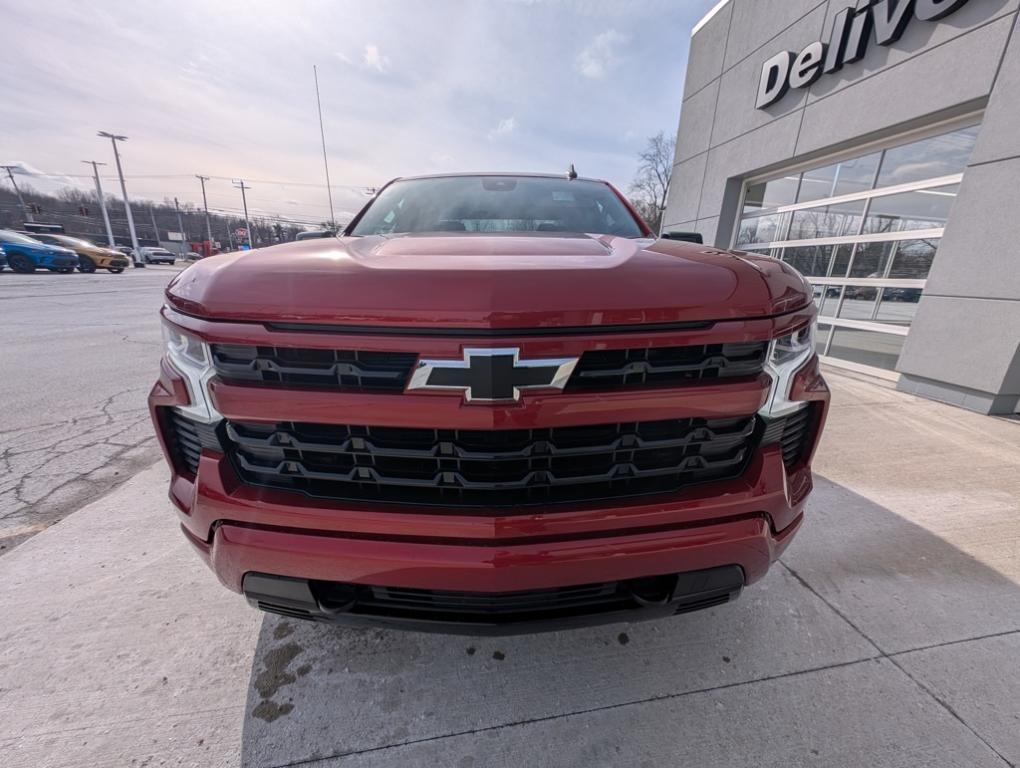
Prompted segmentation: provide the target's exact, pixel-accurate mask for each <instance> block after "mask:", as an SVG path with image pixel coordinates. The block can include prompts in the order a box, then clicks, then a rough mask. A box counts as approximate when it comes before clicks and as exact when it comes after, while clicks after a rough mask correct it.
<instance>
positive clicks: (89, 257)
mask: <svg viewBox="0 0 1020 768" xmlns="http://www.w3.org/2000/svg"><path fill="white" fill-rule="evenodd" d="M31 237H34V238H35V239H36V240H41V241H42V242H44V243H49V244H50V245H60V246H63V247H64V248H70V249H71V250H72V251H74V252H75V253H76V254H78V271H79V272H95V271H96V270H97V269H105V270H107V271H109V272H112V273H113V274H115V275H116V274H119V273H121V272H123V271H124V269H125V268H126V267H129V266H130V265H131V262H130V261H129V260H128V257H127V256H125V255H124V254H123V253H121V252H120V251H115V250H113V249H112V248H104V247H103V246H101V245H96V244H95V243H90V242H89V241H88V240H82V239H81V238H80V237H70V236H68V235H51V234H49V233H46V234H43V233H39V232H32V233H31Z"/></svg>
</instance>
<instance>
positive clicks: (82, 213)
mask: <svg viewBox="0 0 1020 768" xmlns="http://www.w3.org/2000/svg"><path fill="white" fill-rule="evenodd" d="M78 215H79V216H88V215H89V209H88V208H87V207H86V206H84V205H79V206H78Z"/></svg>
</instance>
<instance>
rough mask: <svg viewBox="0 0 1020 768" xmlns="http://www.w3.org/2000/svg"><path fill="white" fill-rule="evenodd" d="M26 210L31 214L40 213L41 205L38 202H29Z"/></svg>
mask: <svg viewBox="0 0 1020 768" xmlns="http://www.w3.org/2000/svg"><path fill="white" fill-rule="evenodd" d="M28 210H30V211H31V212H32V213H33V215H38V214H40V213H42V206H41V205H39V203H29V204H28Z"/></svg>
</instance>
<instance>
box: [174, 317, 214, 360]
mask: <svg viewBox="0 0 1020 768" xmlns="http://www.w3.org/2000/svg"><path fill="white" fill-rule="evenodd" d="M163 340H164V341H165V342H166V353H167V354H168V355H170V359H171V360H174V361H176V362H182V363H184V364H185V365H188V366H199V367H205V366H206V365H208V364H209V350H208V348H207V347H206V345H205V342H204V341H202V340H201V339H199V338H196V337H195V336H192V335H191V334H190V333H186V332H185V331H183V330H181V329H180V328H178V327H177V326H176V325H170V323H168V322H164V323H163Z"/></svg>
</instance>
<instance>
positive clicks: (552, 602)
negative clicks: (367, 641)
mask: <svg viewBox="0 0 1020 768" xmlns="http://www.w3.org/2000/svg"><path fill="white" fill-rule="evenodd" d="M633 606H634V600H633V598H631V597H630V595H629V593H628V592H626V591H625V590H624V589H622V588H621V584H620V583H619V582H608V583H605V584H588V585H584V586H577V587H560V588H558V589H541V590H533V591H529V592H504V593H484V592H444V591H440V590H432V589H404V588H400V587H375V586H372V587H365V588H364V589H363V591H362V592H361V595H360V596H359V597H358V601H357V610H358V611H359V612H363V613H369V614H374V615H391V616H407V617H423V618H425V617H427V618H429V619H431V620H446V621H451V620H453V621H456V620H460V621H465V620H472V619H474V620H488V621H496V622H498V621H500V620H514V621H522V620H525V621H526V620H527V619H529V618H537V617H538V616H540V615H542V614H555V615H557V616H564V615H570V614H579V613H598V612H600V611H611V610H620V609H623V608H631V607H633Z"/></svg>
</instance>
